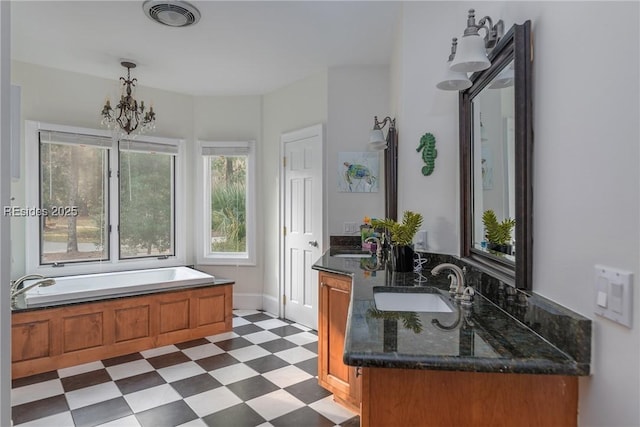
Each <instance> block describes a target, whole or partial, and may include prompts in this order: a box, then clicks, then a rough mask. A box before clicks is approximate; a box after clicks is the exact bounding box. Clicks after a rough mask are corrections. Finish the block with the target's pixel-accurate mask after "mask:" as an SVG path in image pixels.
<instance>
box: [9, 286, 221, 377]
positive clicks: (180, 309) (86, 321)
mask: <svg viewBox="0 0 640 427" xmlns="http://www.w3.org/2000/svg"><path fill="white" fill-rule="evenodd" d="M232 299H233V298H232V284H224V285H212V286H206V287H199V288H190V289H181V290H171V291H165V292H160V293H154V294H147V295H143V296H134V297H126V298H117V299H112V300H104V301H98V302H91V303H82V304H73V305H69V306H63V307H56V308H47V309H40V310H33V311H23V312H20V311H17V312H14V313H12V350H11V360H12V375H13V378H20V377H24V376H28V375H33V374H37V373H41V372H47V371H51V370H55V369H60V368H64V367H68V366H74V365H77V364H80V363H86V362H91V361H96V360H101V359H106V358H110V357H116V356H120V355H124V354H130V353H132V352H136V351H142V350H146V349H150V348H154V347H159V346H163V345H168V344H175V343H179V342H183V341H187V340H192V339H196V338H202V337H205V336H208V335H213V334H218V333H221V332H227V331H230V330H231V328H232Z"/></svg>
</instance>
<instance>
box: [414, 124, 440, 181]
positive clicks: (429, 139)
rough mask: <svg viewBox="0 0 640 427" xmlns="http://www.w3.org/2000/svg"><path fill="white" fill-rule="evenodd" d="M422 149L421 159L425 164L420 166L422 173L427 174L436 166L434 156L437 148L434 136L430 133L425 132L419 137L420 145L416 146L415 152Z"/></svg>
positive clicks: (436, 155) (436, 154)
mask: <svg viewBox="0 0 640 427" xmlns="http://www.w3.org/2000/svg"><path fill="white" fill-rule="evenodd" d="M420 150H422V160H423V161H424V163H425V166H423V167H422V175H424V176H428V175H431V173H433V170H434V169H435V167H436V157H438V150H436V137H435V136H433V134H431V133H428V132H427V133H425V134H424V135H422V138H420V145H418V148H416V151H417V152H420Z"/></svg>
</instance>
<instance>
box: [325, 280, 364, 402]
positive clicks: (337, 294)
mask: <svg viewBox="0 0 640 427" xmlns="http://www.w3.org/2000/svg"><path fill="white" fill-rule="evenodd" d="M319 282H320V290H319V296H320V297H319V310H318V317H319V318H318V382H319V384H320V385H321V386H323V387H324V388H326V389H327V390H329V391H331V392H333V394H334V398H335V399H336V400H337V401H338V402H341V403H343V404H345V405H346V406H348V407H350V408H351V409H354V410H356V411H358V412H359V408H360V390H361V387H360V379H359V378H358V376H357V375H356V368H354V367H351V366H347V365H345V364H344V362H343V361H342V360H343V354H344V335H345V330H346V323H347V313H348V311H349V303H350V301H351V278H350V277H347V276H342V275H336V274H330V273H325V272H321V273H320V275H319Z"/></svg>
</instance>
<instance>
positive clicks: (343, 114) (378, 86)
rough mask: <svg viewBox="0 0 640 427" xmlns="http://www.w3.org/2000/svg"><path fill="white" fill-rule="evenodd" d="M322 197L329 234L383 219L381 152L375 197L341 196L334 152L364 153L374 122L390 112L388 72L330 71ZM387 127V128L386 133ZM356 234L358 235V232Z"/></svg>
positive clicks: (370, 68) (376, 68)
mask: <svg viewBox="0 0 640 427" xmlns="http://www.w3.org/2000/svg"><path fill="white" fill-rule="evenodd" d="M328 102H329V118H328V123H327V149H326V153H327V163H326V167H325V174H326V182H327V187H326V193H327V197H328V201H327V210H328V215H327V217H328V223H329V229H328V235H348V234H349V233H345V232H344V227H343V224H344V222H355V223H356V224H358V225H360V224H362V219H363V218H364V216H370V217H375V218H383V217H384V189H385V187H384V152H382V151H381V152H380V173H379V176H378V180H379V190H378V192H377V193H339V192H338V173H339V171H342V169H343V168H341V167H340V165H339V164H338V153H339V152H343V151H355V152H357V151H367V150H368V147H367V145H368V142H369V131H370V130H371V128H372V127H373V117H374V116H378V118H379V119H380V120H382V119H383V118H384V117H386V116H388V115H390V112H389V103H390V101H389V67H387V66H361V67H335V68H330V69H329V94H328ZM387 130H388V127H385V130H384V132H385V134H386V132H387ZM356 235H359V231H358V233H357V234H356Z"/></svg>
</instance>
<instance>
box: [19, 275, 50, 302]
mask: <svg viewBox="0 0 640 427" xmlns="http://www.w3.org/2000/svg"><path fill="white" fill-rule="evenodd" d="M31 279H40V280H38V281H37V282H35V283H32V284H30V285H29V286H26V287H25V286H23V287H22V288H19V289H18V287H19V286H20V285H22V283H23V282H24V281H25V280H31ZM55 283H56V280H55V279H51V278H46V277H44V276H43V275H41V274H27V275H26V276H22V277H20V278H19V279H16V280H13V281H11V306H12V307H13V306H15V303H16V297H17V296H18V295H22V294H24V293H25V292H27V291H28V290H29V289H33V288H35V287H36V286H43V287H46V286H51V285H55Z"/></svg>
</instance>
